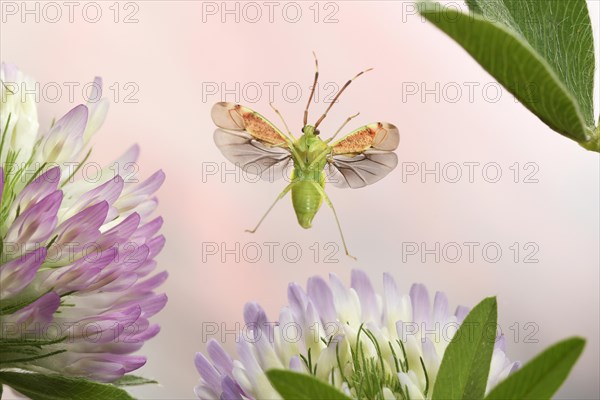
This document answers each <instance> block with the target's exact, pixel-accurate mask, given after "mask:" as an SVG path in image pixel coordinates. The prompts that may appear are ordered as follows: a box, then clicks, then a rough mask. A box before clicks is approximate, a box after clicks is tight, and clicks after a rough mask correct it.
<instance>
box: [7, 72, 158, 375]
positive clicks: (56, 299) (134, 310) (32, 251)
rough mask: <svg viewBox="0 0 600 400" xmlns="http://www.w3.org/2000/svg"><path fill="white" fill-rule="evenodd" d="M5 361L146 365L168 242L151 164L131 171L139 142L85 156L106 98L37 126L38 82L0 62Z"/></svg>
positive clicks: (74, 371)
mask: <svg viewBox="0 0 600 400" xmlns="http://www.w3.org/2000/svg"><path fill="white" fill-rule="evenodd" d="M0 78H1V80H2V87H1V91H2V92H1V95H2V101H1V109H0V129H1V131H0V132H1V134H2V137H1V140H0V161H1V165H0V238H1V239H2V242H1V243H0V262H1V264H0V300H2V305H1V306H0V328H1V329H0V359H1V361H0V368H7V369H8V368H10V369H15V368H17V369H24V370H30V371H36V372H43V373H52V372H55V373H60V374H63V375H70V376H79V377H85V378H88V379H92V380H96V381H102V382H111V381H114V380H116V379H118V378H120V377H122V376H123V375H124V374H125V373H127V372H130V371H132V370H135V369H137V368H139V367H141V366H142V365H143V364H144V363H145V357H143V356H139V355H133V354H132V353H134V352H136V351H137V350H139V349H140V348H141V347H142V345H143V344H144V342H145V341H146V340H148V339H150V338H152V337H153V336H155V335H156V334H157V333H158V331H159V327H158V326H157V325H155V324H151V323H150V321H149V319H150V317H152V316H153V315H154V314H156V313H157V312H158V311H160V310H161V309H162V308H163V307H164V305H165V303H166V301H167V298H166V296H165V295H164V294H159V293H156V292H155V291H154V290H155V289H156V288H157V287H158V286H159V285H160V284H161V283H162V282H163V281H164V280H165V279H166V277H167V273H166V272H161V273H158V274H153V272H154V270H155V268H156V261H155V260H154V258H155V257H156V255H157V254H158V253H159V252H160V250H161V249H162V247H163V244H164V238H163V236H161V235H160V234H158V231H159V230H160V228H161V225H162V219H161V218H160V217H158V218H154V219H151V218H150V215H151V214H152V211H153V210H154V209H155V208H156V205H157V201H156V198H155V197H154V192H155V191H156V190H157V189H158V188H159V187H160V186H161V184H162V182H163V180H164V174H163V172H162V171H158V172H156V173H155V174H153V175H152V176H151V177H150V178H148V179H147V180H145V181H143V182H137V180H136V179H132V177H131V174H130V173H127V172H131V169H132V168H134V167H135V164H134V163H135V161H136V159H137V156H138V153H139V149H138V147H137V146H134V147H132V148H130V149H129V150H127V151H126V152H125V153H124V155H123V156H122V157H120V158H119V159H118V160H116V162H115V163H113V164H111V166H110V168H108V167H107V168H100V167H97V168H87V167H88V166H92V167H95V166H97V164H92V163H90V162H88V158H89V156H90V152H91V149H90V146H89V142H90V139H91V137H92V136H93V135H94V133H95V132H96V131H97V130H98V128H100V126H101V125H102V123H103V121H104V118H105V116H106V113H107V109H108V102H107V101H106V99H104V98H102V81H101V79H100V78H96V80H95V81H94V84H93V93H92V95H91V96H90V102H89V103H88V104H86V105H78V106H76V107H74V108H73V109H72V110H70V111H69V112H68V113H67V114H65V115H64V116H63V117H62V118H60V119H58V121H56V122H53V123H52V125H51V126H50V127H49V128H48V129H41V128H40V125H39V122H38V117H37V108H36V103H35V101H34V100H35V97H34V96H31V95H26V94H25V93H26V91H27V90H31V89H32V88H33V82H32V81H31V79H29V78H28V77H27V76H25V75H24V74H23V73H22V72H20V71H19V70H17V69H16V68H15V67H14V66H12V65H8V64H2V68H1V69H0Z"/></svg>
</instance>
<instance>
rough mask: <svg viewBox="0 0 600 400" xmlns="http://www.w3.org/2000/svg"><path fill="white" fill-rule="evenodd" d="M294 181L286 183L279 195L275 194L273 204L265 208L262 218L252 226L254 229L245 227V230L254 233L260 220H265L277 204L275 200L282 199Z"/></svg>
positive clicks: (260, 222)
mask: <svg viewBox="0 0 600 400" xmlns="http://www.w3.org/2000/svg"><path fill="white" fill-rule="evenodd" d="M295 183H296V182H292V183H290V184H289V185H287V186H286V187H285V189H283V192H281V193H279V196H277V198H276V199H275V201H274V202H273V204H271V207H269V209H268V210H267V212H266V213H265V215H263V216H262V218H261V219H260V221H258V224H256V226H255V227H254V229H246V232H250V233H254V232H256V230H257V229H258V227H259V226H260V224H262V222H263V221H264V220H265V218H266V217H267V215H268V214H269V213H270V212H271V210H272V209H273V207H275V204H277V202H278V201H279V200H281V199H283V197H284V196H285V195H286V194H287V192H289V191H290V190H291V189H292V186H294V184H295Z"/></svg>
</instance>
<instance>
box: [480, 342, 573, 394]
mask: <svg viewBox="0 0 600 400" xmlns="http://www.w3.org/2000/svg"><path fill="white" fill-rule="evenodd" d="M584 346H585V340H583V339H580V338H571V339H566V340H563V341H562V342H559V343H557V344H555V345H554V346H551V347H549V348H547V349H546V350H544V352H542V353H541V354H539V355H537V356H536V357H535V358H534V359H533V360H531V361H530V362H528V363H527V364H526V365H525V366H524V367H522V368H521V369H519V370H518V371H516V372H515V373H513V374H512V375H510V376H509V377H508V378H506V379H505V380H504V381H502V382H500V383H499V384H498V386H496V387H495V388H494V389H493V390H492V391H491V392H490V393H489V394H488V395H487V397H486V400H488V399H489V400H500V399H502V400H521V399H532V400H533V399H541V400H543V399H550V398H551V397H552V395H553V394H554V393H555V392H556V391H557V390H558V388H560V386H561V385H562V383H563V382H564V381H565V379H567V376H568V375H569V372H570V371H571V368H573V365H574V364H575V362H576V361H577V359H578V358H579V356H580V355H581V352H582V351H583V347H584Z"/></svg>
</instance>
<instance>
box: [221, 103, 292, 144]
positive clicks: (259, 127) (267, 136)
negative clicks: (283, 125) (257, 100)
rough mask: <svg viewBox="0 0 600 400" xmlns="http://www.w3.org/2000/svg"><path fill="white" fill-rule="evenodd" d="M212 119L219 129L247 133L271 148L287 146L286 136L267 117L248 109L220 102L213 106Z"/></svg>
mask: <svg viewBox="0 0 600 400" xmlns="http://www.w3.org/2000/svg"><path fill="white" fill-rule="evenodd" d="M211 117H212V120H213V122H214V123H215V125H217V126H218V127H219V128H222V129H227V130H233V131H246V132H248V133H249V134H250V135H251V136H252V137H253V138H254V139H256V140H259V141H261V142H263V143H264V144H266V145H271V146H284V145H286V139H285V136H284V135H283V134H282V133H281V131H280V130H279V129H277V127H276V126H275V125H273V124H272V123H271V122H269V120H267V119H266V118H265V117H263V116H262V115H260V114H259V113H257V112H256V111H253V110H251V109H249V108H247V107H244V106H241V105H239V104H234V103H226V102H220V103H217V104H215V105H214V106H213V108H212V110H211Z"/></svg>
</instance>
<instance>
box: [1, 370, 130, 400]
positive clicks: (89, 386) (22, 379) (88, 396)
mask: <svg viewBox="0 0 600 400" xmlns="http://www.w3.org/2000/svg"><path fill="white" fill-rule="evenodd" d="M0 384H4V385H7V386H10V387H12V388H13V389H15V390H17V391H18V392H20V393H22V394H23V395H25V396H27V397H29V398H30V399H32V400H64V399H69V400H105V399H111V400H130V399H133V397H131V396H130V395H129V394H128V393H127V392H126V391H124V390H123V389H119V388H118V387H116V386H113V385H110V384H105V383H98V382H92V381H88V380H86V379H82V378H69V377H65V376H60V375H44V374H38V373H27V372H0Z"/></svg>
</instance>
